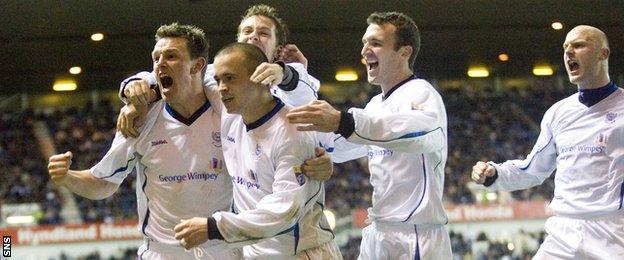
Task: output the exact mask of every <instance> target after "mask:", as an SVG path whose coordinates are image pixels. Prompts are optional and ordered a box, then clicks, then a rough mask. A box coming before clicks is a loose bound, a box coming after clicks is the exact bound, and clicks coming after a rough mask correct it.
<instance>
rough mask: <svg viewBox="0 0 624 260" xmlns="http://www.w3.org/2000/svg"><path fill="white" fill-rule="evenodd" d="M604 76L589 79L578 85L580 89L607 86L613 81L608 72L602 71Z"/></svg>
mask: <svg viewBox="0 0 624 260" xmlns="http://www.w3.org/2000/svg"><path fill="white" fill-rule="evenodd" d="M601 75H602V76H600V77H597V78H596V79H593V80H588V81H587V82H581V83H580V84H578V85H577V87H578V89H579V90H581V89H597V88H601V87H604V86H606V85H607V84H609V82H611V79H610V78H609V74H608V73H601Z"/></svg>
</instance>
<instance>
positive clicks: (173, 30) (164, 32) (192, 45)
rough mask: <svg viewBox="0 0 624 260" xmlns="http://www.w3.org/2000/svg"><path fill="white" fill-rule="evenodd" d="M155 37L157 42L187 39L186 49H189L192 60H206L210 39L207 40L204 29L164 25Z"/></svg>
mask: <svg viewBox="0 0 624 260" xmlns="http://www.w3.org/2000/svg"><path fill="white" fill-rule="evenodd" d="M154 37H155V38H156V41H159V40H160V39H162V38H184V39H186V47H188V49H189V52H190V54H191V58H193V59H196V58H199V57H204V58H206V56H207V55H206V54H207V53H208V48H209V43H208V39H206V34H204V31H203V30H202V29H199V28H198V27H196V26H194V25H188V24H183V25H180V24H178V23H172V24H167V25H162V26H160V28H158V30H156V35H155V36H154Z"/></svg>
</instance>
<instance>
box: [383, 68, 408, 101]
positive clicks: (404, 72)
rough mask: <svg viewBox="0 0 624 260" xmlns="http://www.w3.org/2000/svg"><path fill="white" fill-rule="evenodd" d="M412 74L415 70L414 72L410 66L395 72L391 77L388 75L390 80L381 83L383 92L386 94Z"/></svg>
mask: <svg viewBox="0 0 624 260" xmlns="http://www.w3.org/2000/svg"><path fill="white" fill-rule="evenodd" d="M412 75H414V72H412V71H411V70H410V69H409V67H405V68H403V69H401V70H400V71H397V72H396V73H394V75H392V76H391V77H388V80H387V81H386V82H384V83H382V84H381V85H380V86H381V92H382V93H383V94H384V95H385V94H386V93H388V91H390V90H391V89H392V88H393V87H395V86H396V85H397V84H399V83H401V81H404V80H405V79H407V78H409V77H411V76H412Z"/></svg>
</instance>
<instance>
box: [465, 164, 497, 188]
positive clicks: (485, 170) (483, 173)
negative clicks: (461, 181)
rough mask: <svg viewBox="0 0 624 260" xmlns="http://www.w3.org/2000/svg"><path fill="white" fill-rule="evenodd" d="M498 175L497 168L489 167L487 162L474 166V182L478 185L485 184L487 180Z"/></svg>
mask: <svg viewBox="0 0 624 260" xmlns="http://www.w3.org/2000/svg"><path fill="white" fill-rule="evenodd" d="M495 174H496V168H494V166H492V165H489V164H487V163H485V162H481V161H479V162H477V163H476V164H475V165H474V166H472V174H471V177H472V180H473V181H474V182H476V183H478V184H483V183H484V182H485V178H487V177H492V176H494V175H495Z"/></svg>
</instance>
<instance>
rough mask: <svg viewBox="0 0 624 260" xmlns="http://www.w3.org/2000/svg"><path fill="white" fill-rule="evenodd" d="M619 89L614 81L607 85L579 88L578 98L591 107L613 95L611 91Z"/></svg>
mask: <svg viewBox="0 0 624 260" xmlns="http://www.w3.org/2000/svg"><path fill="white" fill-rule="evenodd" d="M617 89H618V86H617V85H615V83H613V82H609V84H607V85H606V86H604V87H600V88H596V89H579V96H578V99H579V102H581V103H583V105H585V106H586V107H591V106H593V105H595V104H596V103H598V102H600V101H601V100H603V99H605V98H606V97H608V96H609V95H611V93H613V92H615V91H616V90H617Z"/></svg>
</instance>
